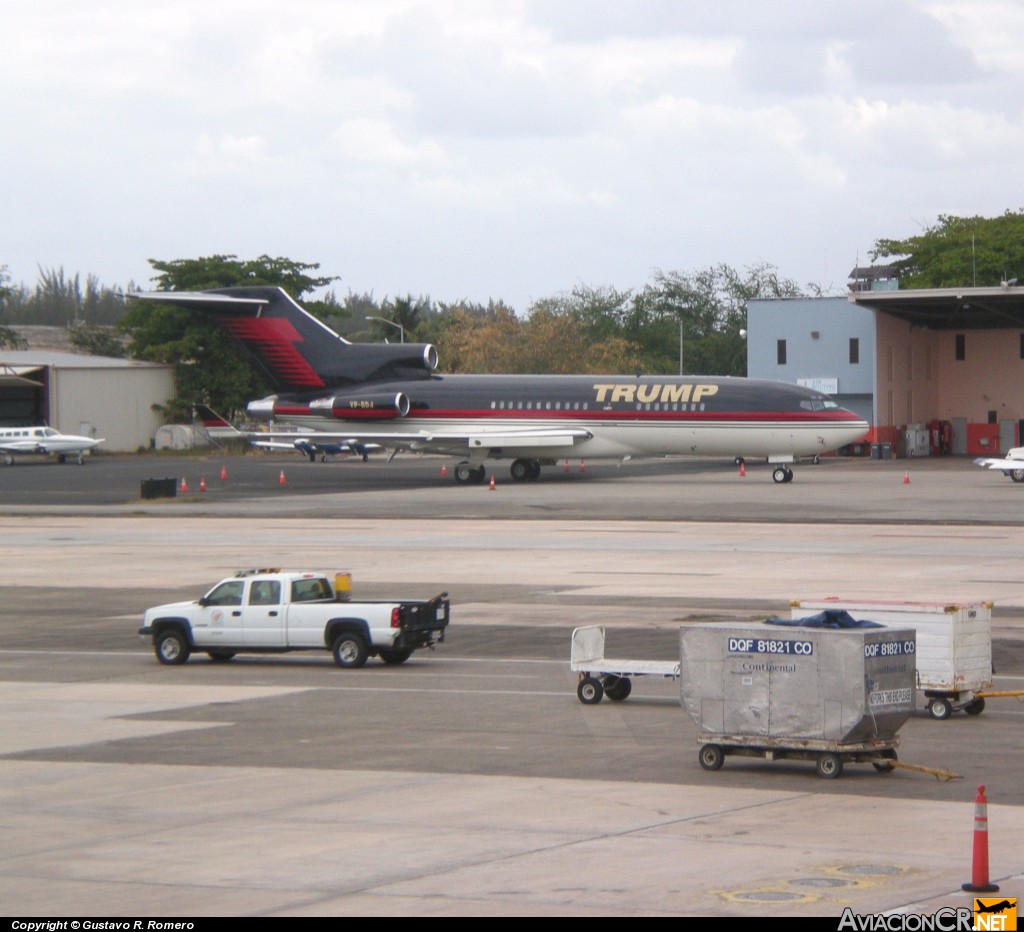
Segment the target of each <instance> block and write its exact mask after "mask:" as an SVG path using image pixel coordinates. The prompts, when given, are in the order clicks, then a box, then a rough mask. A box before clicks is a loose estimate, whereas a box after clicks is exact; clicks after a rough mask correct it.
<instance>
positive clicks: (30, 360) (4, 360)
mask: <svg viewBox="0 0 1024 932" xmlns="http://www.w3.org/2000/svg"><path fill="white" fill-rule="evenodd" d="M43 366H52V367H54V368H57V369H171V368H173V366H171V365H170V364H169V363H162V362H145V361H144V360H140V359H116V358H114V357H112V356H87V355H85V354H84V353H62V352H60V351H59V350H47V349H37V350H34V349H27V350H0V367H5V368H24V367H33V368H37V369H38V368H41V367H43Z"/></svg>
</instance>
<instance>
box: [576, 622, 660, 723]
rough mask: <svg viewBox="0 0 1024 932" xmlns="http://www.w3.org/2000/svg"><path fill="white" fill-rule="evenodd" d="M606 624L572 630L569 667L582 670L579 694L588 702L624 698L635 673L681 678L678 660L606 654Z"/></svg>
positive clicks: (618, 700)
mask: <svg viewBox="0 0 1024 932" xmlns="http://www.w3.org/2000/svg"><path fill="white" fill-rule="evenodd" d="M604 638H605V634H604V628H602V627H601V626H599V625H587V626H586V627H582V628H577V629H576V630H575V631H573V633H572V647H571V649H570V652H569V668H570V669H571V670H572V672H573V673H577V674H579V682H578V683H577V686H576V696H577V698H578V699H579V700H580V702H582V703H583V704H584V705H595V704H596V703H598V702H600V701H601V699H602V697H604V696H607V697H608V698H609V699H611V700H612V701H613V702H621V701H622V700H623V699H625V698H626V697H627V696H628V695H629V694H630V692H632V690H633V680H632V678H633V677H634V676H662V677H666V678H672V679H678V677H679V661H677V660H619V659H608V658H607V657H605V655H604Z"/></svg>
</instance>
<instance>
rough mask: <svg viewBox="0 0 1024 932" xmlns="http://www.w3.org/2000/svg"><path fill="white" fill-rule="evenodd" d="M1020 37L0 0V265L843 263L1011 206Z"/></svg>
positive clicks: (993, 18)
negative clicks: (0, 249) (0, 14)
mask: <svg viewBox="0 0 1024 932" xmlns="http://www.w3.org/2000/svg"><path fill="white" fill-rule="evenodd" d="M1022 27H1024V8H1022V7H1021V5H1020V4H1019V3H1015V2H1011V0H980V2H978V3H975V2H972V3H970V4H968V3H966V2H961V0H865V2H864V3H862V4H855V5H854V4H849V3H842V2H828V0H825V2H822V0H793V2H791V3H787V4H784V5H782V4H770V5H768V4H763V3H758V2H755V0H694V2H692V3H690V2H688V3H686V4H681V3H678V2H677V0H637V2H635V3H632V4H623V3H621V2H620V0H559V2H557V3H550V2H543V3H542V2H535V0H506V2H497V0H297V2H295V3H289V4H280V3H278V2H271V0H204V2H199V0H181V2H178V3H175V4H171V5H167V4H155V3H149V2H145V0H136V2H127V0H106V2H104V3H98V2H95V0H78V2H71V0H66V2H59V0H41V2H40V3H36V4H31V5H27V4H23V5H14V6H11V8H10V9H8V10H7V11H6V13H5V24H4V29H3V30H2V31H0V81H2V82H3V86H4V87H5V92H6V93H5V96H4V102H3V103H2V104H0V118H2V119H3V125H4V134H3V135H2V136H0V164H3V166H4V169H3V171H2V172H0V199H2V202H3V204H4V208H5V215H6V219H7V220H8V225H9V228H10V229H17V231H18V236H17V237H12V238H11V241H9V242H8V243H7V244H6V245H5V247H4V248H5V249H6V252H5V253H0V265H3V264H7V265H8V266H10V268H11V271H12V273H13V275H14V277H15V279H16V280H19V279H20V280H25V281H27V282H31V281H32V280H33V279H34V276H35V271H36V265H37V263H38V264H41V265H43V266H57V265H64V266H65V267H66V268H67V269H68V271H69V272H73V271H80V272H82V273H83V274H85V273H95V274H98V275H99V276H100V278H101V280H104V281H107V282H112V283H113V282H124V281H126V280H127V279H128V278H134V279H136V280H142V279H144V278H145V275H146V273H147V268H146V265H145V259H146V258H147V257H149V256H154V257H157V258H177V257H182V256H191V255H201V254H204V253H206V252H214V251H216V252H237V253H239V254H252V255H257V254H260V253H269V254H276V255H288V254H289V253H290V252H292V251H294V252H296V253H297V254H298V258H300V259H302V260H303V261H319V262H321V264H322V267H323V268H324V269H325V271H327V272H329V273H333V274H341V275H342V276H343V285H342V287H346V286H347V285H351V286H352V287H357V288H360V289H362V290H367V291H369V290H373V291H374V292H375V293H376V294H378V295H381V294H385V293H392V294H394V293H405V292H407V291H413V292H422V293H430V294H433V295H435V296H438V297H444V296H459V297H468V298H470V299H473V300H480V301H486V300H487V298H488V297H490V296H494V297H498V296H501V297H504V298H505V299H506V300H509V301H511V302H512V303H513V304H515V305H517V306H518V307H520V308H523V307H524V305H525V303H526V301H528V300H529V299H530V298H531V297H532V298H540V297H544V296H546V295H549V294H553V293H556V292H558V291H561V290H564V289H565V288H570V287H572V286H573V285H575V284H577V283H580V282H584V283H589V282H592V283H594V284H612V285H615V286H617V287H621V288H629V287H641V286H642V285H643V284H644V282H645V280H646V278H647V276H649V274H650V272H651V270H652V269H653V268H655V267H661V268H667V269H672V268H679V269H693V268H697V267H700V266H702V265H704V264H711V263H715V262H727V263H731V264H734V265H743V264H745V263H749V262H753V261H757V260H760V259H764V260H767V261H769V262H773V263H775V264H777V265H778V266H779V269H780V272H781V273H782V274H784V275H787V276H789V277H793V278H796V279H797V280H800V281H810V280H822V279H823V278H824V277H825V276H827V275H830V274H832V273H831V268H832V267H834V268H835V269H838V270H839V271H838V272H837V273H836V275H837V276H838V277H839V278H840V279H841V276H843V275H845V273H846V272H847V271H848V270H849V267H851V266H852V265H853V262H854V260H855V259H856V258H857V254H858V253H860V255H861V257H862V258H863V257H864V256H865V255H866V253H867V251H868V249H869V248H870V246H871V245H872V243H873V242H874V240H875V239H876V238H879V237H883V236H900V235H905V234H906V233H909V232H912V231H913V230H914V229H916V224H917V223H918V222H919V221H921V220H923V221H924V222H929V221H931V220H933V219H934V218H935V217H936V216H937V215H938V214H939V213H941V212H954V213H955V212H962V213H968V214H984V215H989V216H992V215H995V214H998V213H1002V212H1003V211H1004V210H1005V209H1008V208H1013V209H1016V208H1017V207H1019V206H1021V205H1020V204H1018V203H1017V201H1018V200H1019V195H1018V194H1016V191H1017V190H1018V189H1019V179H1018V175H1019V171H1018V169H1017V163H1018V162H1019V155H1018V153H1019V152H1020V151H1021V144H1022V142H1024V139H1022V135H1024V130H1022V122H1024V121H1022V119H1021V116H1022V114H1021V110H1022V107H1021V100H1022V99H1024V95H1022V90H1024V87H1022V84H1024V59H1022V58H1021V56H1020V55H1019V53H1018V51H1017V48H1016V45H1017V43H1016V36H1018V35H1020V34H1021V32H1022ZM199 217H201V218H202V222H197V218H199ZM825 255H828V256H831V257H834V258H833V259H831V260H829V261H825V260H823V256H825Z"/></svg>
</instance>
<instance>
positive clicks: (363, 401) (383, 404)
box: [309, 391, 409, 421]
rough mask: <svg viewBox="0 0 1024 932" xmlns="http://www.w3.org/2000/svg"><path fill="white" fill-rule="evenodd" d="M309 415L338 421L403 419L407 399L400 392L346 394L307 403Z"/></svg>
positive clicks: (406, 407)
mask: <svg viewBox="0 0 1024 932" xmlns="http://www.w3.org/2000/svg"><path fill="white" fill-rule="evenodd" d="M309 410H310V413H311V414H328V413H329V414H330V415H331V416H332V417H336V418H337V419H338V420H339V421H377V420H389V419H391V418H397V417H405V416H406V415H407V414H408V413H409V398H408V396H407V395H405V394H404V393H402V392H372V391H365V392H346V393H345V394H343V395H332V396H331V397H329V398H318V399H317V400H316V401H311V402H310V403H309Z"/></svg>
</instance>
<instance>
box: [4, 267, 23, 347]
mask: <svg viewBox="0 0 1024 932" xmlns="http://www.w3.org/2000/svg"><path fill="white" fill-rule="evenodd" d="M13 292H14V289H13V288H12V287H11V275H10V272H9V271H8V270H7V266H6V265H0V308H3V307H4V305H5V304H6V303H7V299H8V298H9V297H10V296H11V294H13ZM25 345H26V344H25V341H24V340H23V339H22V338H21V337H19V336H18V334H16V333H15V332H14V331H13V330H12V329H11V328H10V327H4V326H2V325H0V349H14V350H19V349H25Z"/></svg>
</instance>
